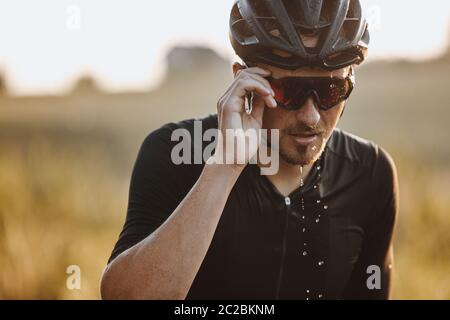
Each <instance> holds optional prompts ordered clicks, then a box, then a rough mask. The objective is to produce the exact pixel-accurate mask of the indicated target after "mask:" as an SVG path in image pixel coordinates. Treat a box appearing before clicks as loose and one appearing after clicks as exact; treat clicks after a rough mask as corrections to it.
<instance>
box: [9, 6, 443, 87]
mask: <svg viewBox="0 0 450 320" xmlns="http://www.w3.org/2000/svg"><path fill="white" fill-rule="evenodd" d="M362 3H363V6H364V8H365V12H366V16H367V18H368V20H369V22H370V23H371V39H372V41H371V48H370V59H372V60H374V59H392V58H407V59H425V58H430V57H433V56H436V55H438V54H439V53H440V52H442V51H443V50H444V49H445V48H446V47H447V45H448V38H449V36H450V1H448V0H427V1H423V0H362ZM231 5H232V0H190V1H185V0H175V1H158V2H157V1H155V0H39V1H36V0H0V73H1V74H3V77H5V78H6V81H7V85H8V89H9V90H10V91H11V92H12V93H13V94H16V95H27V94H55V93H61V92H64V91H65V90H68V89H70V87H71V86H72V85H73V84H74V83H75V81H76V80H77V79H78V78H79V77H80V76H84V75H92V76H93V77H95V78H96V80H98V82H99V85H100V86H101V87H102V88H103V89H105V90H111V91H121V90H145V89H148V88H149V87H151V86H154V85H155V84H156V83H158V81H160V79H161V77H162V75H163V74H164V70H165V59H164V57H165V55H166V54H167V52H168V51H169V50H170V48H172V47H173V46H175V45H178V44H181V45H205V46H209V47H212V48H213V49H215V50H216V51H217V52H218V53H219V54H221V55H222V56H224V57H225V58H228V59H234V58H235V57H234V55H233V51H232V48H231V47H230V45H229V42H228V17H229V12H230V9H231Z"/></svg>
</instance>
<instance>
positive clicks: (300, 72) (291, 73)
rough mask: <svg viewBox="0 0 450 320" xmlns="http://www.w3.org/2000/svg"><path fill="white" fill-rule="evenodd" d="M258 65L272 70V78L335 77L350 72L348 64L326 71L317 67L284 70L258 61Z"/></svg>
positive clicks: (342, 76) (343, 75)
mask: <svg viewBox="0 0 450 320" xmlns="http://www.w3.org/2000/svg"><path fill="white" fill-rule="evenodd" d="M258 67H261V68H263V69H266V70H269V71H271V72H272V77H274V78H285V77H337V78H345V77H347V76H348V75H349V73H350V68H351V67H350V66H349V67H345V68H342V69H338V70H333V71H328V70H324V69H319V68H308V67H305V68H300V69H297V70H286V69H280V68H277V67H274V66H271V65H268V64H264V63H258Z"/></svg>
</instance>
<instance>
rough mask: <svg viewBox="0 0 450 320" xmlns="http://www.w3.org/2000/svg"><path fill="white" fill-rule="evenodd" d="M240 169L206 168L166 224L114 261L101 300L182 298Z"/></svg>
mask: <svg viewBox="0 0 450 320" xmlns="http://www.w3.org/2000/svg"><path fill="white" fill-rule="evenodd" d="M240 171H241V170H239V169H236V168H234V167H230V166H226V165H205V168H204V170H203V172H202V174H201V175H200V177H199V179H198V180H197V182H196V184H195V185H194V186H193V187H192V189H191V190H190V192H189V193H188V194H187V195H186V197H185V198H184V200H183V201H182V202H181V203H180V204H179V205H178V207H177V208H176V209H175V211H174V212H173V213H172V215H171V216H170V217H169V218H168V219H167V221H166V222H165V223H163V224H162V225H161V226H160V227H159V228H158V229H157V230H156V231H155V232H153V233H152V234H151V235H150V236H148V237H147V238H146V239H144V240H143V241H141V242H140V243H138V244H136V245H135V246H133V247H132V248H130V249H129V250H127V251H125V252H123V253H122V254H121V255H119V256H118V257H117V258H116V259H115V260H114V261H113V262H111V263H110V265H109V266H108V267H107V269H106V270H105V272H104V274H103V279H102V284H101V290H102V297H103V298H106V299H115V298H119V299H121V298H122V299H129V298H131V299H133V298H136V299H184V298H185V297H186V295H187V293H188V291H189V288H190V287H191V285H192V282H193V280H194V278H195V275H196V274H197V272H198V270H199V268H200V266H201V264H202V262H203V259H204V258H205V255H206V252H207V250H208V248H209V245H210V244H211V241H212V238H213V236H214V233H215V230H216V227H217V224H218V222H219V219H220V216H221V214H222V211H223V209H224V207H225V203H226V201H227V199H228V196H229V194H230V192H231V189H232V187H233V186H234V184H235V182H236V180H237V178H238V177H239V174H240Z"/></svg>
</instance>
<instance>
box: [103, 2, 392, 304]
mask: <svg viewBox="0 0 450 320" xmlns="http://www.w3.org/2000/svg"><path fill="white" fill-rule="evenodd" d="M230 39H231V44H232V46H233V48H234V50H235V51H236V53H237V55H238V56H239V57H240V58H241V59H242V60H243V63H242V64H240V63H235V64H234V65H233V72H234V81H233V82H232V83H231V84H230V86H229V88H228V90H227V91H226V93H225V94H224V95H223V96H222V97H221V98H220V99H219V101H218V105H217V114H212V115H208V116H206V117H204V118H202V119H197V120H200V121H201V124H202V133H204V132H206V130H208V129H217V130H218V132H220V133H225V131H226V130H227V129H231V130H238V129H244V130H248V129H254V130H259V129H268V130H269V131H272V130H278V133H279V136H278V148H277V151H279V158H280V162H279V168H278V171H277V172H276V173H275V174H273V175H267V176H265V175H262V174H261V171H260V168H261V166H262V164H261V163H260V161H258V162H256V163H249V160H250V158H252V156H254V155H255V154H256V150H255V149H254V148H253V149H252V148H250V149H251V152H250V153H249V154H248V156H247V157H246V158H245V161H244V162H243V163H238V162H235V161H233V162H231V163H229V162H227V163H226V164H220V161H218V160H220V159H219V158H221V157H222V158H221V159H222V160H223V155H224V154H229V153H230V149H229V148H228V149H227V145H226V143H223V142H224V139H223V137H224V136H225V135H222V136H220V135H219V137H222V138H219V139H218V142H217V144H216V147H215V149H214V153H213V155H212V156H211V157H210V158H209V159H208V160H207V161H206V162H202V163H201V164H200V165H199V164H182V165H177V164H174V162H173V160H172V158H171V152H172V150H173V148H174V146H175V145H176V142H174V141H171V135H172V132H174V131H175V130H177V129H184V130H185V132H187V133H189V134H192V135H194V134H195V133H196V132H195V130H194V129H195V120H196V119H188V120H185V121H180V122H176V123H168V124H166V125H164V126H162V127H161V128H159V129H157V130H155V131H153V132H152V133H150V134H149V135H148V136H147V138H146V139H145V140H144V142H143V144H142V146H141V149H140V151H139V154H138V157H137V160H136V163H135V165H134V169H133V174H132V177H131V185H130V191H129V202H128V211H127V217H126V221H125V225H124V227H123V230H122V232H121V234H120V237H119V240H118V241H117V243H116V246H115V248H114V250H113V252H112V254H111V257H110V259H109V261H108V266H107V268H106V269H105V272H104V274H103V278H102V285H101V289H102V297H103V298H106V299H113V298H137V299H141V298H142V299H184V298H187V299H306V300H309V299H311V300H313V299H387V298H389V294H390V282H391V281H390V278H391V272H392V236H393V230H394V224H395V220H396V215H397V211H398V182H397V173H396V168H395V164H394V162H393V160H392V158H391V156H390V155H389V154H388V153H387V152H386V151H385V150H384V149H383V148H382V147H380V146H379V145H377V144H376V143H374V142H372V141H369V140H366V139H363V138H360V137H358V136H355V135H353V134H350V133H348V132H346V131H344V130H341V129H338V128H337V127H336V125H337V123H338V121H339V119H340V117H341V116H342V114H343V111H344V108H345V105H346V101H347V99H348V98H349V96H350V94H351V92H352V90H353V87H354V72H355V71H354V69H355V68H356V66H357V65H359V64H361V63H362V62H363V61H364V60H365V58H366V55H367V50H368V44H369V31H368V26H367V22H366V20H365V19H364V18H363V16H362V13H361V5H360V2H359V0H283V1H282V0H237V1H236V2H235V3H234V5H233V8H232V11H231V16H230ZM246 106H247V109H246ZM368 121H370V119H368ZM270 137H272V136H270V135H269V139H268V141H267V145H268V146H270V145H272V144H273V142H274V141H272V140H271V138H270ZM192 140H194V139H192ZM219 142H221V143H219ZM259 146H260V147H261V146H262V144H261V145H259ZM191 147H192V150H193V151H194V152H195V151H198V149H199V147H200V148H201V149H200V150H203V149H204V148H205V144H204V143H202V145H201V146H198V145H195V143H194V141H192V145H191ZM234 160H235V159H234Z"/></svg>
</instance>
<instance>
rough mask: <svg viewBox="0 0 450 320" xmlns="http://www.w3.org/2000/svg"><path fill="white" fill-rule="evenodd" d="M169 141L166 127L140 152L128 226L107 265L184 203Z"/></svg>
mask: <svg viewBox="0 0 450 320" xmlns="http://www.w3.org/2000/svg"><path fill="white" fill-rule="evenodd" d="M170 138H171V130H170V128H169V127H167V126H163V127H161V128H159V129H157V130H155V131H153V132H152V133H150V134H149V135H148V136H147V137H146V138H145V140H144V142H143V143H142V145H141V147H140V149H139V152H138V156H137V159H136V161H135V164H134V167H133V171H132V175H131V181H130V188H129V197H128V209H127V214H126V219H125V224H124V226H123V229H122V232H121V233H120V236H119V239H118V241H117V243H116V245H115V247H114V249H113V252H112V254H111V257H110V258H109V260H108V263H109V262H111V261H112V260H113V259H115V258H116V257H117V256H118V255H119V254H120V253H122V252H123V251H125V250H127V249H128V248H130V247H132V246H134V245H135V244H137V243H139V242H140V241H142V240H143V239H145V238H146V237H147V236H148V235H150V234H151V233H152V232H153V231H155V230H156V229H157V228H158V227H159V226H160V225H161V224H163V223H164V221H165V220H166V219H167V218H168V217H169V216H170V214H171V213H172V212H173V211H174V210H175V208H176V207H177V206H178V204H179V203H180V202H181V200H182V196H183V195H182V190H181V188H180V185H181V184H180V182H181V181H183V178H184V177H183V170H182V168H180V167H179V166H176V165H175V164H173V162H172V161H171V150H172V144H171V139H170ZM184 180H185V179H184Z"/></svg>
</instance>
